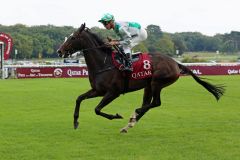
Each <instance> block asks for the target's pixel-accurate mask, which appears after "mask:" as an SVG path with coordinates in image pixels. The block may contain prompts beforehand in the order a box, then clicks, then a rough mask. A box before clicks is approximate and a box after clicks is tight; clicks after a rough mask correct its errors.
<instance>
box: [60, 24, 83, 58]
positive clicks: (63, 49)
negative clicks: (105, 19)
mask: <svg viewBox="0 0 240 160" xmlns="http://www.w3.org/2000/svg"><path fill="white" fill-rule="evenodd" d="M84 29H85V23H84V24H82V25H81V27H80V28H78V29H77V30H76V31H75V32H74V33H73V34H71V35H70V36H69V37H68V38H66V39H65V41H64V43H63V44H62V45H61V46H60V47H59V49H58V50H57V53H58V55H59V57H63V58H66V57H69V56H70V55H72V54H73V53H75V52H77V51H79V50H81V49H82V46H81V41H83V39H82V38H81V33H82V31H83V30H84Z"/></svg>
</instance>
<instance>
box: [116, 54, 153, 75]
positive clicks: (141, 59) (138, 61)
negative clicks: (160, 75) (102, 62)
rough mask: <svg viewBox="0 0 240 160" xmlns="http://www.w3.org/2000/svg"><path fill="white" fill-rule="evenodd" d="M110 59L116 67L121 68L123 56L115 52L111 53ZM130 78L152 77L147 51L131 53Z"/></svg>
mask: <svg viewBox="0 0 240 160" xmlns="http://www.w3.org/2000/svg"><path fill="white" fill-rule="evenodd" d="M112 61H113V64H114V65H115V67H116V68H118V69H119V70H122V67H123V58H121V56H120V54H119V53H117V52H113V53H112ZM132 67H133V72H132V73H131V77H130V79H131V80H139V79H145V78H151V77H152V62H151V59H150V55H149V54H147V53H137V54H133V55H132Z"/></svg>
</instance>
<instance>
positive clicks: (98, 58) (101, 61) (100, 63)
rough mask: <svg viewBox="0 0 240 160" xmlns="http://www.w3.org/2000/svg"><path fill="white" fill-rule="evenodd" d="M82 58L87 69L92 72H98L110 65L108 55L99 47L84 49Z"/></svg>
mask: <svg viewBox="0 0 240 160" xmlns="http://www.w3.org/2000/svg"><path fill="white" fill-rule="evenodd" d="M84 58H85V61H86V64H87V67H88V70H89V71H90V72H93V73H96V72H99V71H101V70H103V69H105V68H106V67H108V66H109V65H110V63H109V62H110V61H109V58H110V56H109V55H108V54H107V53H105V52H103V51H101V50H99V49H91V50H88V51H86V52H85V53H84Z"/></svg>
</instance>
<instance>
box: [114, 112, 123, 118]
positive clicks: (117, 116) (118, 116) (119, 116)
mask: <svg viewBox="0 0 240 160" xmlns="http://www.w3.org/2000/svg"><path fill="white" fill-rule="evenodd" d="M115 118H116V119H123V117H122V116H121V115H120V114H118V113H117V114H116V116H115Z"/></svg>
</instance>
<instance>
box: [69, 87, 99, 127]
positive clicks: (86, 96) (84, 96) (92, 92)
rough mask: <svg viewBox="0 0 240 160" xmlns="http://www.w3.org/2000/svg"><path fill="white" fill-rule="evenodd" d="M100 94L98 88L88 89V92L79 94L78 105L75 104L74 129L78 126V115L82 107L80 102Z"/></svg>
mask: <svg viewBox="0 0 240 160" xmlns="http://www.w3.org/2000/svg"><path fill="white" fill-rule="evenodd" d="M97 96H99V94H98V93H97V92H96V90H94V89H91V90H89V91H87V92H86V93H84V94H82V95H80V96H78V98H77V100H76V106H75V110H74V122H73V125H74V129H77V128H78V117H79V109H80V104H81V102H82V101H83V100H84V99H89V98H94V97H97Z"/></svg>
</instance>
